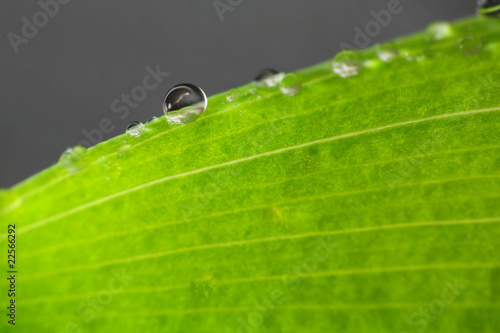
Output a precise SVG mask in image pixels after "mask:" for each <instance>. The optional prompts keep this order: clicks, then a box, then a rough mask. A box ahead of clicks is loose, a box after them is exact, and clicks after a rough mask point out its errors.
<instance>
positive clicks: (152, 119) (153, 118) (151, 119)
mask: <svg viewBox="0 0 500 333" xmlns="http://www.w3.org/2000/svg"><path fill="white" fill-rule="evenodd" d="M156 120H158V117H151V118H149V120H148V121H147V122H146V124H149V123H152V122H154V121H156Z"/></svg>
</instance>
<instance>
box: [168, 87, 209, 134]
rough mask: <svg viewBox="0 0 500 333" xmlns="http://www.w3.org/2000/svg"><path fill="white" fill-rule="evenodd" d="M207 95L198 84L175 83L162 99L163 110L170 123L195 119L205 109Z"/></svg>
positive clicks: (187, 122)
mask: <svg viewBox="0 0 500 333" xmlns="http://www.w3.org/2000/svg"><path fill="white" fill-rule="evenodd" d="M207 103H208V100H207V96H206V95H205V92H204V91H203V90H202V89H201V88H200V87H198V86H196V85H194V84H190V83H183V84H179V85H176V86H175V87H173V88H172V89H170V90H169V91H168V92H167V93H166V95H165V98H164V100H163V112H164V113H165V118H167V121H168V123H169V124H170V125H181V124H189V123H192V122H194V121H196V120H197V119H198V118H199V117H200V116H201V114H202V113H203V112H205V110H206V109H207Z"/></svg>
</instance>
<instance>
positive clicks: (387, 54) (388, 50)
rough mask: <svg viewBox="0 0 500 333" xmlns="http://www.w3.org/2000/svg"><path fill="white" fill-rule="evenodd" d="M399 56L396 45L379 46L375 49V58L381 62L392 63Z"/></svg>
mask: <svg viewBox="0 0 500 333" xmlns="http://www.w3.org/2000/svg"><path fill="white" fill-rule="evenodd" d="M398 54H399V50H398V48H397V46H396V44H394V43H392V42H388V43H384V44H380V45H379V47H378V49H377V56H378V57H379V59H380V60H382V61H383V62H392V61H394V60H395V59H396V58H397V57H398Z"/></svg>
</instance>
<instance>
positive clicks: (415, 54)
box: [403, 50, 426, 61]
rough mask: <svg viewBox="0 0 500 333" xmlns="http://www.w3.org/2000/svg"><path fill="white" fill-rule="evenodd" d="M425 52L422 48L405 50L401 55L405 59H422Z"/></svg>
mask: <svg viewBox="0 0 500 333" xmlns="http://www.w3.org/2000/svg"><path fill="white" fill-rule="evenodd" d="M425 52H426V51H422V50H405V51H403V56H404V57H405V59H406V61H422V60H424V59H425Z"/></svg>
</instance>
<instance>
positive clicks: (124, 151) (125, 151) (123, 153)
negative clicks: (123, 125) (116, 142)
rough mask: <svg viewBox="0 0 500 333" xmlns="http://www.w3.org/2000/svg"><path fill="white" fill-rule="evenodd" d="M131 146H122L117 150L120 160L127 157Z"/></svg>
mask: <svg viewBox="0 0 500 333" xmlns="http://www.w3.org/2000/svg"><path fill="white" fill-rule="evenodd" d="M131 147H132V146H131V145H123V146H121V147H120V149H118V156H119V157H121V158H124V157H127V156H128V155H129V150H130V148H131Z"/></svg>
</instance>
